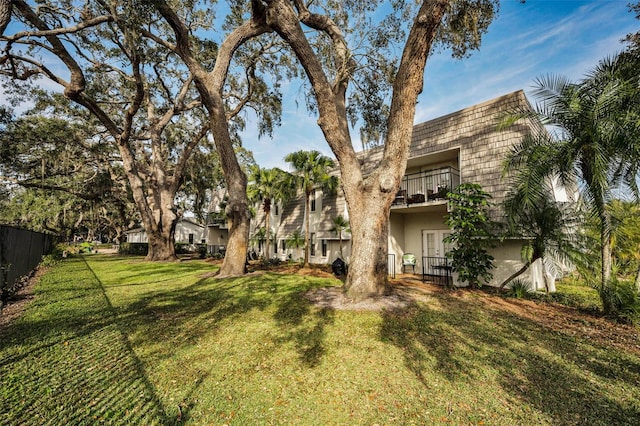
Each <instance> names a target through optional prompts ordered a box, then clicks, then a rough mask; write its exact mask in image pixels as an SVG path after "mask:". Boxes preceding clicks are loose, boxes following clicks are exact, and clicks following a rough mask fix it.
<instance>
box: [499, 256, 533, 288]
mask: <svg viewBox="0 0 640 426" xmlns="http://www.w3.org/2000/svg"><path fill="white" fill-rule="evenodd" d="M535 261H536V259H533V260H532V261H531V262H526V263H525V264H524V265H523V266H522V268H520V269H519V270H518V271H516V272H514V273H513V274H512V275H511V276H510V277H509V278H507V279H506V280H504V282H503V283H502V284H500V290H502V289H503V288H505V287H506V285H507V284H509V283H510V282H511V281H513V280H515V279H516V278H518V277H519V276H520V275H522V274H524V272H525V271H526V270H527V269H529V266H531V264H532V263H533V262H535Z"/></svg>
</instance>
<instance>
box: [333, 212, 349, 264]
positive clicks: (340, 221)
mask: <svg viewBox="0 0 640 426" xmlns="http://www.w3.org/2000/svg"><path fill="white" fill-rule="evenodd" d="M331 223H333V228H331V231H333V232H335V233H336V234H337V235H338V240H339V241H340V259H343V260H344V256H343V255H342V233H343V232H351V228H349V221H348V220H346V219H345V218H344V217H342V215H338V216H336V217H334V218H333V219H332V220H331Z"/></svg>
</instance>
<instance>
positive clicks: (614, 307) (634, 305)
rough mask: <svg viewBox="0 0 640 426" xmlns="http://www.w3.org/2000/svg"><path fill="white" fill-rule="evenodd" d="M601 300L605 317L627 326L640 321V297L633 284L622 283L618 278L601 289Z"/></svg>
mask: <svg viewBox="0 0 640 426" xmlns="http://www.w3.org/2000/svg"><path fill="white" fill-rule="evenodd" d="M599 293H600V299H601V300H602V307H603V310H604V313H605V315H608V316H610V317H612V318H614V319H616V320H617V321H620V322H623V323H625V324H636V323H638V321H639V320H640V295H639V294H638V293H637V291H636V288H635V286H634V284H633V283H632V282H627V281H620V280H618V279H617V278H616V277H614V278H612V279H611V281H609V284H608V285H606V286H603V287H601V288H600V291H599Z"/></svg>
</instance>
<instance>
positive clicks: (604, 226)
mask: <svg viewBox="0 0 640 426" xmlns="http://www.w3.org/2000/svg"><path fill="white" fill-rule="evenodd" d="M603 211H604V208H603ZM600 239H601V244H602V246H601V257H602V259H601V260H602V270H601V279H602V284H601V285H602V288H605V287H607V286H608V285H609V281H610V280H611V219H610V218H609V215H608V214H607V213H604V214H602V215H601V217H600Z"/></svg>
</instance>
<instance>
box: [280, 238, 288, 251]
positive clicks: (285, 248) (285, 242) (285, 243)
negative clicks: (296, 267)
mask: <svg viewBox="0 0 640 426" xmlns="http://www.w3.org/2000/svg"><path fill="white" fill-rule="evenodd" d="M280 241H282V242H281V243H280V245H281V247H282V252H283V253H285V252H286V251H287V240H280Z"/></svg>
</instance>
